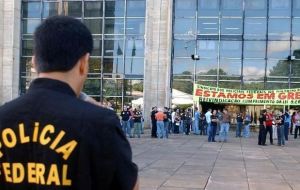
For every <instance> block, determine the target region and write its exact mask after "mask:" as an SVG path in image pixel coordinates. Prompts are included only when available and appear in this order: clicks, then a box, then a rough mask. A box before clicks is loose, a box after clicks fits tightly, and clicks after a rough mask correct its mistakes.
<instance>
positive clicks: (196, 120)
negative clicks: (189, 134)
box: [193, 107, 200, 135]
mask: <svg viewBox="0 0 300 190" xmlns="http://www.w3.org/2000/svg"><path fill="white" fill-rule="evenodd" d="M199 123H200V112H199V110H198V108H197V107H195V113H194V125H193V128H194V134H195V135H200V130H199Z"/></svg>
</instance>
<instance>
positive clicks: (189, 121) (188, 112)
mask: <svg viewBox="0 0 300 190" xmlns="http://www.w3.org/2000/svg"><path fill="white" fill-rule="evenodd" d="M184 123H185V124H184V126H185V134H186V135H189V134H190V130H191V125H192V112H191V110H190V108H188V109H187V110H186V112H185V120H184Z"/></svg>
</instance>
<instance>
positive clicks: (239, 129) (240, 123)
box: [235, 113, 243, 137]
mask: <svg viewBox="0 0 300 190" xmlns="http://www.w3.org/2000/svg"><path fill="white" fill-rule="evenodd" d="M242 127H243V115H242V114H241V113H238V114H237V115H236V132H235V137H242V135H241V133H242Z"/></svg>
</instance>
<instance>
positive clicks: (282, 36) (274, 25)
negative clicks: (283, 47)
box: [268, 18, 291, 40]
mask: <svg viewBox="0 0 300 190" xmlns="http://www.w3.org/2000/svg"><path fill="white" fill-rule="evenodd" d="M290 23H291V20H290V19H285V18H270V19H269V31H268V35H269V40H289V39H290V34H291V31H290V27H291V24H290Z"/></svg>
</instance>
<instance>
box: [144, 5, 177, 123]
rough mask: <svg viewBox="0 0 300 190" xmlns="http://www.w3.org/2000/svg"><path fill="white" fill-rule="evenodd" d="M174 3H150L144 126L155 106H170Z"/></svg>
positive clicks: (147, 13) (146, 27)
mask: <svg viewBox="0 0 300 190" xmlns="http://www.w3.org/2000/svg"><path fill="white" fill-rule="evenodd" d="M172 10H173V1H172V0H148V1H147V10H146V26H145V29H146V32H145V33H146V46H145V47H146V49H145V73H144V116H145V126H146V127H150V124H151V122H150V112H151V108H152V107H153V106H157V107H164V106H168V107H169V106H170V92H171V90H170V73H171V49H172V48H171V45H172V12H173V11H172Z"/></svg>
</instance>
